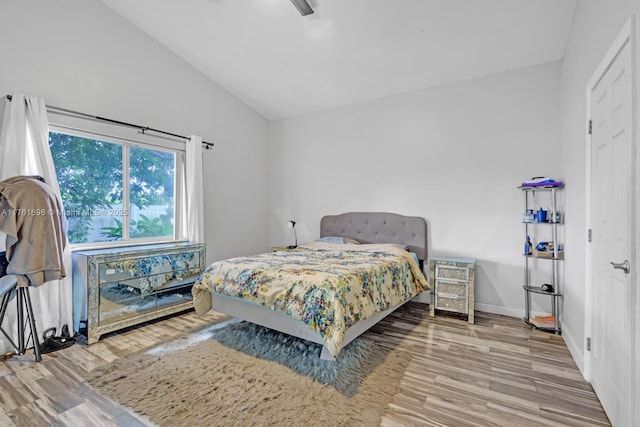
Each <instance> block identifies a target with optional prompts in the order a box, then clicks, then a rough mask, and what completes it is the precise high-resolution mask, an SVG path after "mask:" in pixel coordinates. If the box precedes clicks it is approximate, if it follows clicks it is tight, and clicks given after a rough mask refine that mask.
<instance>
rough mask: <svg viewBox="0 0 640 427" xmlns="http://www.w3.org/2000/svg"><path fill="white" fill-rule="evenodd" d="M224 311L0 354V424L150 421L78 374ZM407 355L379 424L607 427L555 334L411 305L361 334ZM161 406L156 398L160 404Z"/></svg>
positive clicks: (509, 321) (485, 316)
mask: <svg viewBox="0 0 640 427" xmlns="http://www.w3.org/2000/svg"><path fill="white" fill-rule="evenodd" d="M222 317H224V316H222V315H219V314H216V313H213V312H210V313H209V314H207V315H206V316H204V317H198V316H197V315H196V314H195V313H194V312H187V313H184V314H182V315H178V316H174V317H170V318H167V319H163V320H159V321H155V322H152V323H148V324H146V325H143V326H140V327H136V328H130V329H127V330H125V331H121V332H120V333H114V334H110V335H107V336H104V337H103V338H102V339H101V340H100V341H99V342H98V343H96V344H93V345H91V346H86V345H84V344H82V343H80V342H79V343H77V344H76V345H74V346H72V347H70V348H68V349H65V350H61V351H58V352H54V353H50V354H46V355H44V356H43V360H42V361H41V362H40V363H35V362H33V355H32V353H31V352H29V353H27V354H26V355H24V356H20V357H13V358H11V359H7V360H5V361H4V362H0V426H14V425H15V426H49V425H53V426H140V425H150V424H149V423H147V422H145V421H144V420H142V419H140V418H138V417H137V416H135V415H133V414H131V413H130V412H129V411H128V410H127V409H126V408H124V407H122V406H121V405H119V404H117V403H115V402H113V401H111V400H109V399H107V398H105V397H104V396H101V395H100V394H99V393H98V392H97V391H95V390H93V389H92V388H91V387H90V386H89V385H87V384H86V383H84V382H83V380H82V378H81V377H80V376H79V375H78V373H80V372H82V371H88V370H92V369H94V368H95V367H97V366H101V365H104V364H107V363H109V362H111V361H113V360H115V359H117V358H119V357H122V356H124V355H126V354H130V353H132V352H138V351H141V350H145V349H148V348H150V347H153V346H154V345H156V344H157V343H160V342H165V341H167V340H170V339H172V338H174V337H178V336H180V335H184V334H186V333H188V332H190V331H194V330H197V329H200V328H202V327H204V326H206V325H208V324H209V323H211V322H212V321H213V320H215V319H219V318H222ZM367 334H368V336H370V337H375V340H376V341H377V342H378V343H380V344H382V345H385V346H389V347H392V348H395V349H396V350H398V351H405V352H407V353H408V354H410V355H411V357H412V360H411V363H410V365H409V367H408V368H407V370H406V372H405V375H404V378H403V379H402V383H401V389H400V391H399V393H398V394H397V395H396V396H395V398H394V399H393V401H392V402H391V403H390V405H389V407H388V408H387V411H386V414H385V416H384V417H383V419H382V423H381V425H383V426H455V427H461V426H509V427H512V426H607V425H610V424H609V421H608V420H607V417H606V415H605V414H604V412H603V410H602V407H601V405H600V403H599V401H598V399H597V397H596V396H595V394H594V392H593V389H592V388H591V386H590V385H589V384H588V383H586V382H585V381H584V380H583V379H582V376H581V374H580V372H579V371H578V369H577V367H576V366H575V363H574V362H573V359H572V358H571V356H570V354H569V352H568V350H567V348H566V346H565V344H564V341H563V340H562V337H560V336H557V335H552V334H547V333H544V332H538V331H533V330H531V328H529V327H527V326H525V325H524V324H523V323H522V321H521V320H519V319H516V318H511V317H504V316H498V315H493V314H486V313H478V312H476V324H475V325H469V324H468V323H466V322H465V321H463V320H460V319H458V318H455V317H450V316H440V315H439V316H437V317H436V318H435V319H432V318H429V316H428V307H427V306H425V305H423V304H419V303H409V304H407V305H405V306H404V307H403V308H401V309H399V310H398V311H396V312H395V313H393V314H392V315H390V316H389V317H388V318H387V319H385V320H383V321H382V322H381V323H379V324H378V325H376V326H375V327H374V328H372V329H371V330H370V331H369V332H367ZM158 404H159V405H162V402H158Z"/></svg>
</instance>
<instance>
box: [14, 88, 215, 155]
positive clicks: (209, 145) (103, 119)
mask: <svg viewBox="0 0 640 427" xmlns="http://www.w3.org/2000/svg"><path fill="white" fill-rule="evenodd" d="M7 99H8V100H9V101H11V100H12V99H13V96H12V95H7ZM45 107H46V108H47V110H54V112H55V111H61V112H63V113H69V114H73V115H75V116H80V117H84V118H87V119H90V120H96V121H99V122H106V123H111V124H114V125H118V126H126V127H130V128H135V129H139V130H140V132H142V133H143V134H145V132H155V133H159V134H162V135H169V136H173V137H174V138H182V139H189V137H187V136H184V135H178V134H176V133H171V132H166V131H163V130H159V129H154V128H150V127H149V126H141V125H136V124H133V123H127V122H121V121H120V120H113V119H108V118H106V117H100V116H94V115H91V114H87V113H81V112H79V111H73V110H69V109H66V108H61V107H55V106H53V105H46V104H45ZM151 136H153V135H151ZM202 144H203V145H204V146H205V147H204V148H205V149H207V150H211V148H213V145H214V144H213V142H207V141H204V140H203V141H202Z"/></svg>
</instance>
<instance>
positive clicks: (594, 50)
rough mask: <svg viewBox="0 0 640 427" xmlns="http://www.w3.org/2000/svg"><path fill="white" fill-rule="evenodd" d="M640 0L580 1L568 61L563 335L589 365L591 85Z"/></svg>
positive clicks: (564, 135)
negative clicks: (588, 150) (588, 89)
mask: <svg viewBox="0 0 640 427" xmlns="http://www.w3.org/2000/svg"><path fill="white" fill-rule="evenodd" d="M639 3H640V2H638V1H637V0H635V1H633V2H631V1H628V0H625V1H621V0H613V1H606V2H602V1H598V0H580V2H579V3H578V7H577V10H576V14H575V18H574V22H573V26H572V29H571V33H570V36H569V41H568V44H567V47H566V51H565V57H564V60H563V64H562V170H563V171H564V173H565V176H566V177H567V182H568V183H569V185H568V187H567V213H566V220H567V226H566V233H567V236H566V240H567V244H566V258H567V259H566V262H565V283H566V286H565V290H564V307H565V316H564V320H563V321H564V324H563V326H564V330H563V335H564V339H565V342H566V343H567V345H568V347H569V350H570V351H571V353H572V355H573V357H574V359H575V360H576V363H577V364H578V367H579V368H580V369H581V370H584V343H585V285H584V283H585V262H586V260H585V236H586V221H585V218H586V216H585V213H586V210H587V206H586V201H585V200H586V197H585V196H586V186H585V180H586V163H585V162H586V139H585V130H586V119H587V117H586V86H587V83H588V81H589V79H590V78H591V76H592V75H593V73H594V72H595V69H596V67H597V66H598V64H599V63H600V61H601V60H602V58H603V57H604V55H605V53H606V51H607V50H608V48H609V46H610V45H611V43H612V42H613V40H614V39H615V37H616V36H617V35H618V33H619V32H620V30H621V29H622V27H623V26H624V24H625V22H626V21H627V20H628V19H629V17H630V16H631V15H632V14H633V13H637V10H638V4H639Z"/></svg>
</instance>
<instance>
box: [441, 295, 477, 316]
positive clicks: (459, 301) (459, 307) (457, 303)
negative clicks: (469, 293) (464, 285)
mask: <svg viewBox="0 0 640 427" xmlns="http://www.w3.org/2000/svg"><path fill="white" fill-rule="evenodd" d="M436 309H438V310H447V311H454V312H456V313H464V314H466V313H468V312H469V304H467V299H466V298H457V297H455V296H454V295H448V296H447V297H445V296H443V295H440V294H436Z"/></svg>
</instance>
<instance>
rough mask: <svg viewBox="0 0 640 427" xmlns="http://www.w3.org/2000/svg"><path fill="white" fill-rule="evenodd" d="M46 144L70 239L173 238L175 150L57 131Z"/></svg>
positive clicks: (76, 240)
mask: <svg viewBox="0 0 640 427" xmlns="http://www.w3.org/2000/svg"><path fill="white" fill-rule="evenodd" d="M49 145H50V147H51V154H52V156H53V162H54V165H55V168H56V176H57V178H58V184H59V186H60V192H61V196H62V201H63V204H64V207H65V211H66V215H67V220H68V223H69V229H68V232H67V236H68V239H69V242H70V243H96V242H108V241H121V240H128V239H159V238H173V236H174V224H175V222H174V205H175V170H176V167H175V163H176V153H175V152H171V151H162V150H157V149H151V148H146V147H141V146H137V145H133V144H126V143H119V142H111V141H103V140H98V139H93V138H87V137H84V136H77V135H71V134H66V133H61V132H50V133H49ZM124 165H128V168H127V170H126V173H125V169H124ZM125 177H126V181H125ZM127 201H128V203H127Z"/></svg>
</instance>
